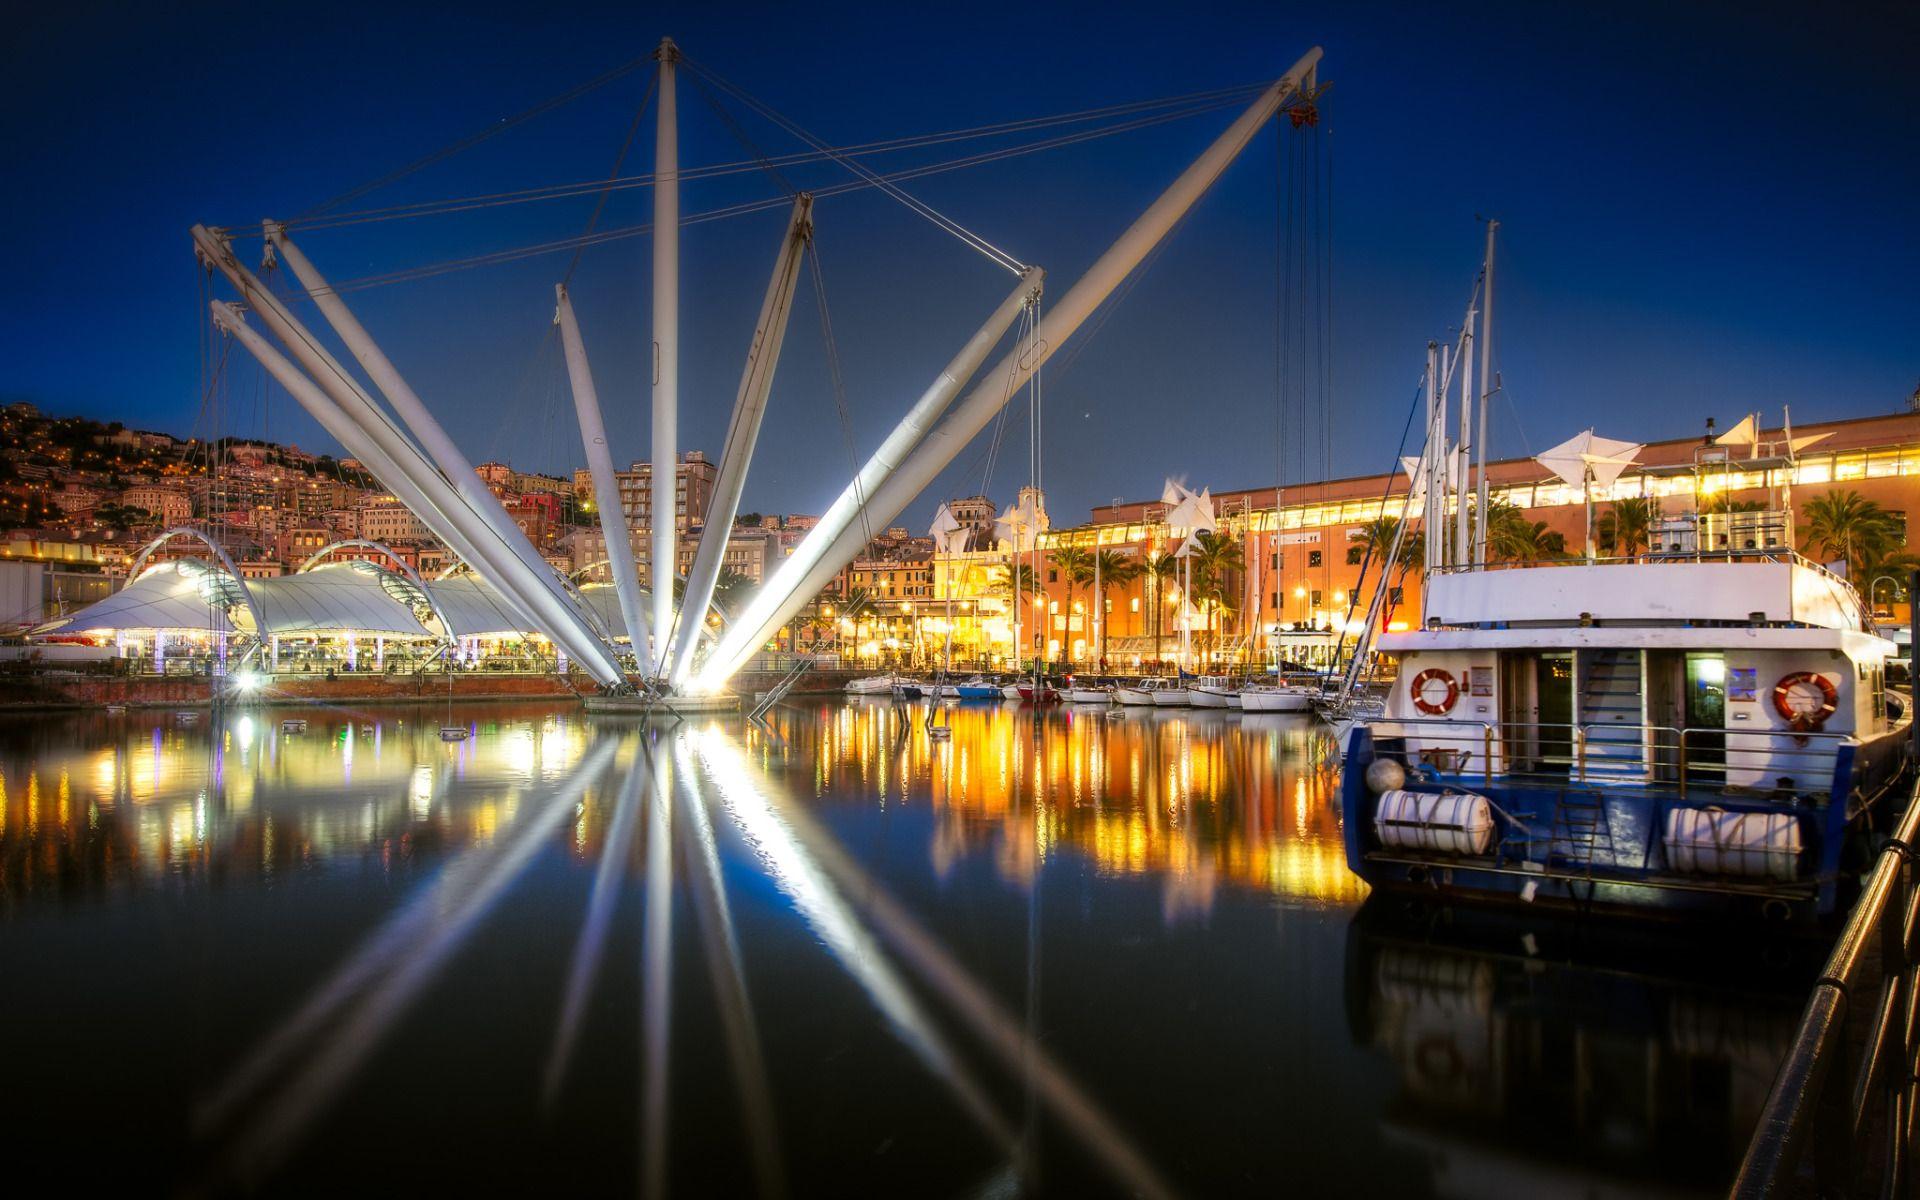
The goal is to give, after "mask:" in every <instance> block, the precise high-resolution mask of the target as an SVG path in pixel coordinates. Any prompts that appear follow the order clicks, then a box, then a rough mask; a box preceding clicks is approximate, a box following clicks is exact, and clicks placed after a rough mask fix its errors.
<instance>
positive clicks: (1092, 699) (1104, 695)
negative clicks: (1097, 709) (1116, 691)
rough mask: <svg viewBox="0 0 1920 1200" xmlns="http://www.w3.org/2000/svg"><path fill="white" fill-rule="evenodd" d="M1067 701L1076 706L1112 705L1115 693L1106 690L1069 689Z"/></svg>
mask: <svg viewBox="0 0 1920 1200" xmlns="http://www.w3.org/2000/svg"><path fill="white" fill-rule="evenodd" d="M1067 699H1069V700H1071V701H1073V702H1074V703H1075V704H1112V703H1113V693H1112V692H1110V691H1108V690H1107V689H1106V688H1068V689H1067Z"/></svg>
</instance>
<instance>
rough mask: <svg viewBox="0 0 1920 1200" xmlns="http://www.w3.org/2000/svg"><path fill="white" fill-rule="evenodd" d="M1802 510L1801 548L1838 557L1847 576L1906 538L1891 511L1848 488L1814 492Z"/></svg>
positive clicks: (1852, 576)
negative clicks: (1804, 531) (1804, 523)
mask: <svg viewBox="0 0 1920 1200" xmlns="http://www.w3.org/2000/svg"><path fill="white" fill-rule="evenodd" d="M1802 512H1803V513H1804V514H1805V516H1806V521H1807V534H1806V538H1805V539H1804V540H1803V541H1802V542H1801V544H1800V549H1801V552H1802V553H1805V552H1807V551H1808V550H1814V549H1817V550H1819V551H1821V552H1822V553H1823V554H1827V555H1831V556H1833V557H1836V558H1838V559H1839V560H1840V561H1841V562H1843V563H1845V564H1846V567H1847V577H1848V578H1849V579H1858V578H1860V576H1861V574H1862V573H1863V572H1864V569H1865V567H1866V565H1867V564H1868V563H1870V562H1874V561H1877V560H1879V559H1882V558H1885V557H1887V556H1888V555H1890V554H1892V553H1893V552H1894V551H1895V550H1897V549H1898V548H1899V547H1900V546H1901V545H1902V544H1903V543H1904V542H1905V540H1906V539H1905V531H1904V530H1903V529H1902V528H1901V527H1900V521H1899V520H1898V519H1897V518H1896V517H1894V515H1893V514H1892V513H1889V512H1888V511H1887V510H1886V509H1884V508H1881V507H1880V505H1879V504H1877V503H1876V502H1874V501H1872V500H1869V499H1867V498H1866V497H1865V496H1862V495H1861V494H1860V493H1859V492H1856V491H1853V490H1852V489H1848V490H1846V491H1842V492H1828V493H1827V494H1826V495H1824V496H1817V497H1815V498H1814V499H1813V500H1812V501H1811V502H1809V503H1808V504H1807V506H1806V508H1805V509H1803V510H1802Z"/></svg>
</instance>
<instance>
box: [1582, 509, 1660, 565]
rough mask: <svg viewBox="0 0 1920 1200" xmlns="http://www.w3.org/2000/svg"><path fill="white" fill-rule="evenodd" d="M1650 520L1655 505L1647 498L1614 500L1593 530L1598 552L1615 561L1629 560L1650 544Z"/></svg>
mask: <svg viewBox="0 0 1920 1200" xmlns="http://www.w3.org/2000/svg"><path fill="white" fill-rule="evenodd" d="M1653 517H1654V505H1653V501H1652V500H1651V499H1649V498H1646V497H1643V496H1629V497H1626V498H1624V499H1620V500H1615V501H1614V502H1613V505H1612V507H1611V508H1610V509H1609V510H1608V511H1606V512H1604V513H1602V514H1600V520H1599V522H1598V523H1597V526H1596V533H1597V536H1598V537H1599V539H1600V548H1601V549H1602V550H1605V551H1606V552H1607V553H1608V554H1610V555H1614V556H1615V557H1618V558H1631V557H1632V556H1633V555H1634V554H1635V553H1636V552H1638V551H1641V550H1645V549H1646V548H1647V547H1648V546H1650V545H1652V544H1653V543H1652V537H1653Z"/></svg>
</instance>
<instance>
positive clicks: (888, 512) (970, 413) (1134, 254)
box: [699, 46, 1321, 687]
mask: <svg viewBox="0 0 1920 1200" xmlns="http://www.w3.org/2000/svg"><path fill="white" fill-rule="evenodd" d="M1320 55H1321V51H1320V48H1319V47H1317V46H1316V47H1314V48H1313V49H1312V50H1309V51H1308V52H1307V53H1306V54H1304V55H1302V56H1301V58H1300V60H1299V61H1298V62H1296V63H1294V65H1293V67H1292V69H1290V70H1289V71H1288V72H1287V73H1286V75H1284V76H1283V77H1281V78H1280V79H1278V80H1276V81H1275V82H1274V83H1273V85H1272V86H1271V87H1269V88H1267V90H1266V91H1264V92H1262V93H1261V94H1260V97H1259V99H1257V100H1255V101H1254V102H1253V104H1252V105H1251V106H1250V107H1249V108H1248V109H1247V110H1246V111H1245V112H1243V113H1242V114H1241V115H1240V117H1239V118H1238V119H1237V120H1235V121H1234V123H1233V124H1232V125H1231V126H1229V127H1228V128H1227V130H1226V131H1225V132H1224V133H1222V134H1221V135H1220V136H1219V137H1218V138H1216V139H1215V140H1214V142H1213V144H1212V145H1211V146H1209V147H1207V149H1206V151H1205V152H1203V153H1202V154H1201V155H1200V157H1199V158H1197V159H1195V160H1194V162H1193V163H1192V165H1190V166H1189V167H1188V168H1187V169H1186V170H1185V171H1183V172H1182V173H1181V174H1180V176H1179V178H1177V179H1175V180H1174V181H1173V183H1172V185H1171V186H1169V187H1168V188H1167V190H1166V191H1165V192H1163V193H1161V195H1160V197H1159V198H1158V199H1157V200H1155V201H1154V202H1153V203H1152V204H1151V205H1150V206H1148V208H1147V211H1146V212H1144V213H1142V214H1141V215H1140V217H1139V218H1138V219H1137V220H1135V221H1134V223H1133V224H1132V225H1131V226H1129V227H1128V228H1127V230H1126V232H1125V233H1123V234H1121V235H1120V238H1119V240H1117V241H1116V242H1114V244H1113V245H1112V246H1111V247H1109V248H1108V250H1107V252H1106V253H1105V254H1102V255H1101V256H1100V258H1099V260H1098V261H1096V262H1095V263H1094V264H1093V266H1091V267H1090V268H1088V270H1087V273H1086V274H1085V275H1084V276H1082V277H1081V278H1080V280H1079V281H1078V282H1077V283H1075V284H1074V285H1073V287H1072V288H1070V289H1068V291H1067V293H1066V295H1064V296H1062V297H1061V298H1060V300H1059V301H1058V302H1057V303H1056V304H1054V305H1053V307H1052V308H1051V309H1050V310H1049V311H1048V312H1047V314H1046V315H1045V316H1044V317H1043V318H1041V320H1040V322H1039V324H1038V326H1037V327H1036V329H1035V331H1034V339H1033V348H1032V350H1031V351H1030V352H1028V351H1026V350H1024V349H1023V348H1019V347H1016V348H1015V349H1014V350H1013V351H1012V352H1010V353H1009V354H1008V355H1007V356H1006V357H1005V358H1004V359H1002V361H1001V362H1000V363H999V364H998V365H997V366H996V367H995V368H994V369H993V371H992V373H991V374H990V375H988V376H987V377H986V378H985V379H983V380H982V381H981V382H980V383H978V384H976V385H975V386H974V389H973V391H971V392H970V393H968V395H967V397H966V399H964V400H962V401H961V402H960V404H959V405H958V406H956V407H955V409H954V411H953V412H952V414H951V415H950V416H949V417H948V418H947V420H946V421H945V422H944V423H942V424H941V426H940V427H939V428H938V429H935V430H933V431H932V432H931V433H928V434H927V435H926V437H925V438H924V439H923V440H922V441H921V443H920V445H919V447H918V448H917V449H915V450H914V451H913V452H912V453H911V454H910V455H909V457H908V459H907V461H906V462H905V463H903V464H901V466H900V467H899V468H898V469H897V470H895V471H893V472H892V473H891V474H890V475H889V476H888V477H887V478H886V479H885V481H884V482H882V483H880V484H879V485H878V486H877V487H875V488H874V489H873V490H872V491H871V492H870V493H869V494H868V495H867V496H866V501H865V508H866V510H867V513H868V516H869V519H870V520H878V521H881V522H883V523H884V522H886V521H889V520H891V519H892V518H893V517H894V515H895V514H897V513H898V512H899V511H900V510H901V509H903V508H905V507H906V506H907V504H909V503H911V502H912V500H913V498H914V497H915V496H917V495H918V494H919V492H920V490H921V489H922V488H924V487H925V486H926V485H927V483H929V482H930V481H931V480H932V479H933V477H934V476H935V475H937V474H938V473H939V472H940V470H941V469H942V468H944V467H945V466H946V465H947V464H948V463H949V462H951V461H952V460H953V458H954V456H955V455H957V454H959V453H960V451H961V450H962V449H963V448H964V447H965V446H966V444H967V443H968V442H969V441H971V440H972V438H973V437H974V436H975V435H976V434H978V433H979V432H980V430H981V429H983V428H985V427H986V425H987V423H988V422H989V421H991V420H992V419H993V417H994V414H996V413H997V412H999V411H1000V409H1001V408H1002V407H1003V406H1004V405H1005V403H1006V401H1007V399H1008V398H1009V397H1011V396H1012V395H1013V393H1014V391H1015V389H1017V388H1018V387H1019V386H1020V385H1021V384H1022V383H1024V382H1025V381H1026V380H1027V378H1028V377H1029V376H1031V375H1032V374H1033V373H1034V372H1035V371H1037V370H1038V369H1039V368H1040V366H1041V364H1042V363H1044V362H1045V361H1046V359H1047V357H1048V356H1049V355H1051V354H1052V353H1053V351H1054V350H1056V349H1058V348H1059V347H1060V345H1061V344H1062V343H1063V342H1065V340H1066V339H1067V338H1068V337H1069V336H1070V335H1071V334H1072V333H1073V332H1074V331H1075V330H1076V329H1078V328H1079V327H1080V325H1081V324H1082V323H1083V322H1084V321H1085V320H1086V319H1087V317H1088V316H1090V315H1091V314H1092V313H1093V310H1094V309H1095V308H1097V307H1098V306H1099V305H1100V303H1101V302H1102V301H1103V300H1105V299H1106V298H1107V297H1108V296H1109V295H1110V294H1112V292H1113V290H1114V288H1116V287H1118V286H1119V284H1120V283H1121V281H1123V280H1124V279H1125V278H1126V277H1127V275H1128V274H1129V273H1131V272H1132V271H1133V269H1134V268H1135V267H1137V266H1138V265H1139V264H1140V261H1141V259H1143V258H1145V257H1146V255H1147V254H1148V253H1149V252H1150V251H1152V249H1153V247H1154V246H1155V245H1157V244H1159V242H1160V240H1161V239H1162V238H1164V237H1165V236H1166V235H1167V233H1168V231H1169V230H1171V229H1172V228H1173V226H1174V225H1175V224H1176V223H1177V222H1178V221H1179V220H1180V218H1181V217H1183V216H1185V215H1186V213H1187V210H1188V209H1190V208H1192V207H1193V204H1194V202H1195V201H1197V200H1198V199H1199V198H1200V197H1201V196H1202V195H1203V194H1205V192H1206V191H1207V189H1208V188H1209V187H1211V186H1212V185H1213V182H1214V180H1216V179H1218V178H1219V177H1220V175H1221V173H1222V172H1223V171H1225V170H1226V168H1227V166H1228V164H1230V163H1231V162H1232V161H1233V160H1234V159H1235V158H1236V157H1237V156H1238V155H1239V154H1240V152H1241V151H1242V150H1244V149H1245V148H1246V146H1247V144H1248V143H1249V142H1251V141H1252V140H1253V137H1254V135H1255V134H1256V133H1258V132H1259V130H1260V128H1261V127H1262V126H1263V125H1264V124H1266V122H1267V121H1269V120H1271V119H1272V118H1273V116H1274V114H1275V113H1277V112H1279V111H1280V105H1281V104H1282V103H1283V102H1284V101H1285V100H1286V98H1287V97H1288V96H1289V95H1292V94H1293V93H1295V92H1297V91H1298V90H1299V89H1300V88H1301V87H1302V86H1303V85H1304V84H1306V83H1307V82H1308V81H1309V80H1310V79H1311V78H1312V75H1313V71H1314V68H1315V66H1316V65H1317V64H1318V63H1319V61H1320ZM1025 282H1026V281H1025V280H1023V281H1022V284H1023V286H1024V285H1025ZM823 532H824V530H823V529H820V528H816V529H815V530H814V534H816V535H817V534H821V533H823ZM809 540H811V538H810V539H809ZM860 545H861V541H860V539H859V538H858V537H857V535H855V534H853V533H852V532H851V531H850V530H849V531H847V532H846V533H844V534H843V535H839V536H837V537H835V540H834V542H833V545H832V549H831V550H826V551H823V552H822V554H821V556H820V558H819V559H818V560H817V561H816V563H815V564H814V566H812V567H811V568H806V569H805V570H806V573H805V574H804V575H803V576H802V577H801V578H800V579H799V580H797V581H794V582H796V583H797V584H798V586H797V587H794V588H793V589H792V590H791V591H787V592H779V593H778V594H777V595H775V596H774V597H773V598H772V599H771V602H770V604H769V605H768V606H767V607H768V609H769V611H768V612H766V613H765V614H764V615H763V616H762V617H761V619H758V620H754V619H749V618H748V617H744V616H743V618H742V619H741V620H739V621H737V622H736V623H735V625H734V627H733V629H732V630H730V631H729V632H728V634H727V636H726V637H725V638H724V639H722V641H721V644H720V646H719V647H718V648H717V649H716V650H715V652H714V653H713V655H712V656H711V657H710V658H709V659H708V663H707V666H705V667H703V668H702V670H701V673H700V676H699V682H700V683H701V684H702V685H703V686H709V687H717V686H718V685H719V684H720V683H722V682H724V681H725V679H726V678H727V677H728V676H729V675H731V674H732V673H733V672H734V671H736V670H738V669H739V667H740V665H741V664H742V663H744V662H745V661H746V659H747V658H748V657H749V656H750V655H751V654H752V653H753V652H754V650H755V649H757V648H758V647H759V646H760V645H762V644H763V643H764V642H765V641H766V639H767V637H768V636H770V635H771V634H772V633H773V631H774V630H776V629H778V628H779V626H780V624H781V622H782V621H784V620H785V619H786V618H787V617H790V616H791V615H792V614H793V613H794V612H796V611H798V609H799V608H800V607H801V606H802V605H804V604H805V603H806V602H807V600H808V599H810V598H811V597H812V596H813V595H814V594H815V593H816V592H817V591H818V588H819V586H820V585H821V584H823V583H824V582H825V580H826V579H829V578H831V577H832V576H833V575H834V574H835V573H837V572H838V571H839V570H840V568H841V567H843V566H844V565H845V564H846V563H847V562H850V561H852V558H853V556H854V555H855V554H857V553H858V552H859V548H860ZM797 558H798V554H797V553H796V555H795V559H797ZM795 559H790V560H788V563H787V564H786V566H787V567H793V566H795V565H796V563H795ZM785 573H786V572H785V568H783V569H782V571H781V572H780V573H779V575H776V578H779V577H780V575H784V574H785ZM815 580H818V581H819V582H818V583H815V582H814V581H815ZM775 592H776V589H775V588H774V587H772V586H771V585H769V586H768V587H766V588H763V589H762V593H763V595H769V594H773V593H775Z"/></svg>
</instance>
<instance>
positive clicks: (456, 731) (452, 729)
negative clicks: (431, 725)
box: [440, 725, 467, 742]
mask: <svg viewBox="0 0 1920 1200" xmlns="http://www.w3.org/2000/svg"><path fill="white" fill-rule="evenodd" d="M440 740H441V741H443V742H464V741H466V740H467V727H466V726H465V725H442V726H441V727H440Z"/></svg>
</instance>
